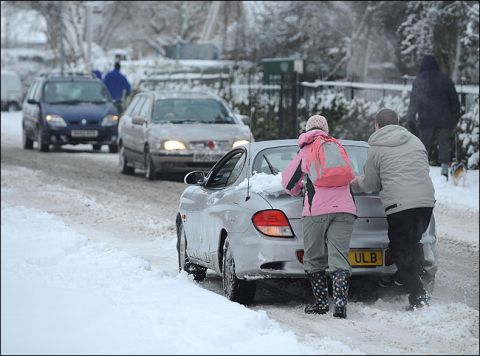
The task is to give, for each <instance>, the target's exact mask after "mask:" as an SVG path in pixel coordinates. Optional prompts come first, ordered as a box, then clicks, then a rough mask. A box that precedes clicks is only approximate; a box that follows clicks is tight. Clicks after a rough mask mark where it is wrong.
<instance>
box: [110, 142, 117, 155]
mask: <svg viewBox="0 0 480 356" xmlns="http://www.w3.org/2000/svg"><path fill="white" fill-rule="evenodd" d="M108 152H110V153H117V152H118V145H117V144H116V143H112V144H111V145H108Z"/></svg>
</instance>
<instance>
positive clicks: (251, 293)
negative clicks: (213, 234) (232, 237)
mask: <svg viewBox="0 0 480 356" xmlns="http://www.w3.org/2000/svg"><path fill="white" fill-rule="evenodd" d="M222 282H223V291H224V293H225V296H226V297H227V298H228V299H229V300H231V301H233V302H237V303H240V304H244V305H247V304H250V303H251V302H252V301H253V299H254V298H255V289H256V286H257V285H256V283H255V281H251V282H247V281H243V280H241V279H238V278H237V276H236V274H235V260H234V258H233V252H232V248H231V247H230V243H229V241H228V238H227V239H226V240H225V244H224V245H223V270H222Z"/></svg>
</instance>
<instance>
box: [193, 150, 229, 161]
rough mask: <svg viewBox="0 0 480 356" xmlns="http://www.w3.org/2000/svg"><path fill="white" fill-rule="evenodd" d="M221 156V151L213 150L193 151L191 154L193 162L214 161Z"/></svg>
mask: <svg viewBox="0 0 480 356" xmlns="http://www.w3.org/2000/svg"><path fill="white" fill-rule="evenodd" d="M222 157H223V154H222V153H213V152H195V153H194V154H193V161H194V162H216V161H218V160H219V159H220V158H222Z"/></svg>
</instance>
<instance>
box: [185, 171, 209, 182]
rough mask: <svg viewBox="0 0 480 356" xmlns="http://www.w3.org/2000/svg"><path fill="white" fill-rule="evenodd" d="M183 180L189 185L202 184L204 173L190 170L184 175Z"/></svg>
mask: <svg viewBox="0 0 480 356" xmlns="http://www.w3.org/2000/svg"><path fill="white" fill-rule="evenodd" d="M183 181H184V182H185V184H189V185H203V184H205V173H203V172H201V171H193V172H190V173H188V174H187V175H186V176H185V178H184V179H183Z"/></svg>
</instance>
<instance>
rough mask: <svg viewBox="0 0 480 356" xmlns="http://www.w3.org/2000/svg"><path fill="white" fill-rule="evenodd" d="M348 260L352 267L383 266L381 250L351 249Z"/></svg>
mask: <svg viewBox="0 0 480 356" xmlns="http://www.w3.org/2000/svg"><path fill="white" fill-rule="evenodd" d="M348 261H349V262H350V265H351V266H352V267H376V266H383V258H382V251H381V250H350V251H349V252H348Z"/></svg>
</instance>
